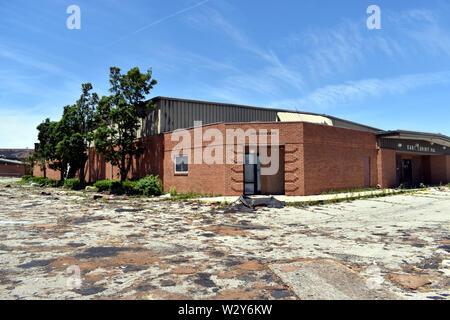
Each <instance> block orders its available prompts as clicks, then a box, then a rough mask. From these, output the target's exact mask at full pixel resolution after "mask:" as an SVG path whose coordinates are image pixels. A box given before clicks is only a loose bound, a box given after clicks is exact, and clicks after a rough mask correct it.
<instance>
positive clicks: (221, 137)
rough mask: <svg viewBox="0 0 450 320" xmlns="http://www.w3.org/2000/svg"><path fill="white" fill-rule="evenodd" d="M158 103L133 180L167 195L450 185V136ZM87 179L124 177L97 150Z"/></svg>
mask: <svg viewBox="0 0 450 320" xmlns="http://www.w3.org/2000/svg"><path fill="white" fill-rule="evenodd" d="M153 101H154V103H155V104H156V108H155V109H153V110H152V111H151V112H150V113H149V115H148V117H147V118H146V119H142V127H141V130H140V132H139V139H141V140H142V142H143V143H144V146H145V153H144V155H142V156H141V157H139V158H137V159H134V160H133V165H132V169H131V171H130V174H129V178H140V177H144V176H146V175H148V174H158V175H159V176H160V178H161V180H162V182H163V185H164V189H165V190H166V191H167V190H169V189H170V188H171V187H176V190H177V192H188V191H195V192H199V193H208V194H221V195H240V194H242V193H246V194H286V195H312V194H319V193H322V192H324V191H329V190H345V189H354V188H363V187H376V186H378V185H379V186H381V187H383V188H388V187H397V186H399V185H400V184H402V185H405V186H418V185H419V184H420V183H424V184H440V183H443V184H446V183H449V182H450V138H449V137H447V136H444V135H441V134H431V133H422V132H412V131H400V130H399V131H384V130H380V129H377V128H373V127H369V126H365V125H362V124H358V123H354V122H350V121H346V120H343V119H339V118H336V117H332V116H329V115H319V114H314V113H305V112H292V111H287V110H279V109H269V108H257V107H249V106H240V105H232V104H222V103H213V102H204V101H194V100H184V99H177V98H166V97H157V98H155V99H153ZM195 121H201V125H199V124H198V123H196V122H195ZM230 136H231V138H230ZM180 145H182V146H183V147H182V148H181V149H180ZM267 159H270V160H271V162H270V163H267V162H264V161H263V160H267ZM275 162H276V170H275V171H274V170H270V169H273V168H272V167H273V163H275ZM272 171H273V172H272ZM86 172H87V177H86V179H87V180H90V181H96V180H102V179H111V178H112V179H117V178H118V173H119V170H118V168H112V167H111V165H110V164H109V163H105V161H104V160H103V158H102V156H101V155H99V154H96V153H95V150H94V149H92V150H91V152H90V159H89V162H88V166H87V170H86ZM268 172H269V173H268ZM35 174H36V175H41V174H42V173H41V172H40V171H39V169H38V168H35ZM47 175H48V176H49V177H53V178H58V177H59V175H58V174H56V173H54V172H52V171H51V170H48V171H47Z"/></svg>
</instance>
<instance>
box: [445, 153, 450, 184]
mask: <svg viewBox="0 0 450 320" xmlns="http://www.w3.org/2000/svg"><path fill="white" fill-rule="evenodd" d="M446 157H447V183H450V156H446Z"/></svg>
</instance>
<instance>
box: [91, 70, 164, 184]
mask: <svg viewBox="0 0 450 320" xmlns="http://www.w3.org/2000/svg"><path fill="white" fill-rule="evenodd" d="M109 82H110V84H111V88H110V89H109V91H110V92H111V95H109V96H107V97H102V99H101V100H100V102H99V105H98V110H97V113H96V119H97V120H98V121H99V126H98V128H97V130H95V148H96V150H97V152H99V153H101V154H103V155H104V157H105V159H106V161H108V162H111V164H112V165H114V166H117V167H118V168H119V170H120V180H121V182H123V181H125V180H126V178H127V175H128V172H129V171H130V168H131V164H132V161H133V157H134V156H139V155H141V154H142V153H143V152H144V150H143V148H142V144H141V142H140V141H137V140H136V138H137V130H138V129H139V127H140V119H141V118H143V117H145V116H146V115H147V114H148V112H149V110H150V109H151V108H153V107H154V105H153V104H151V103H150V102H145V100H146V95H148V94H149V93H150V90H151V89H153V86H154V85H156V84H157V81H156V80H155V79H152V71H151V69H150V70H148V71H147V72H146V73H141V72H140V70H139V68H137V67H136V68H133V69H131V70H130V71H128V72H127V73H126V74H121V71H120V69H119V68H116V67H112V68H111V69H110V81H109Z"/></svg>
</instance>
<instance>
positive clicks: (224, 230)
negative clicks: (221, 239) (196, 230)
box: [203, 226, 247, 237]
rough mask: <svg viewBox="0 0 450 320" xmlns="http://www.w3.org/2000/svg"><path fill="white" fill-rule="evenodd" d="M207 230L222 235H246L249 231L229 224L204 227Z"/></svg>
mask: <svg viewBox="0 0 450 320" xmlns="http://www.w3.org/2000/svg"><path fill="white" fill-rule="evenodd" d="M203 230H205V231H210V232H213V233H215V234H219V235H221V236H242V237H243V236H246V235H247V233H246V232H245V231H244V230H242V229H241V228H236V227H229V226H211V227H207V228H204V229H203Z"/></svg>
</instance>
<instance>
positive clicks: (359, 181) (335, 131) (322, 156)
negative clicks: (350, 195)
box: [303, 123, 378, 195]
mask: <svg viewBox="0 0 450 320" xmlns="http://www.w3.org/2000/svg"><path fill="white" fill-rule="evenodd" d="M303 130H304V133H303V135H304V175H305V178H304V179H305V191H304V194H305V195H312V194H319V193H322V192H324V191H328V190H345V189H353V188H361V187H364V186H365V178H364V161H365V158H366V157H370V186H371V187H375V186H376V185H377V175H378V172H377V149H376V138H375V135H373V134H372V133H368V132H363V131H358V130H351V129H344V128H338V127H330V126H325V125H316V124H310V123H305V124H304V125H303Z"/></svg>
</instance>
